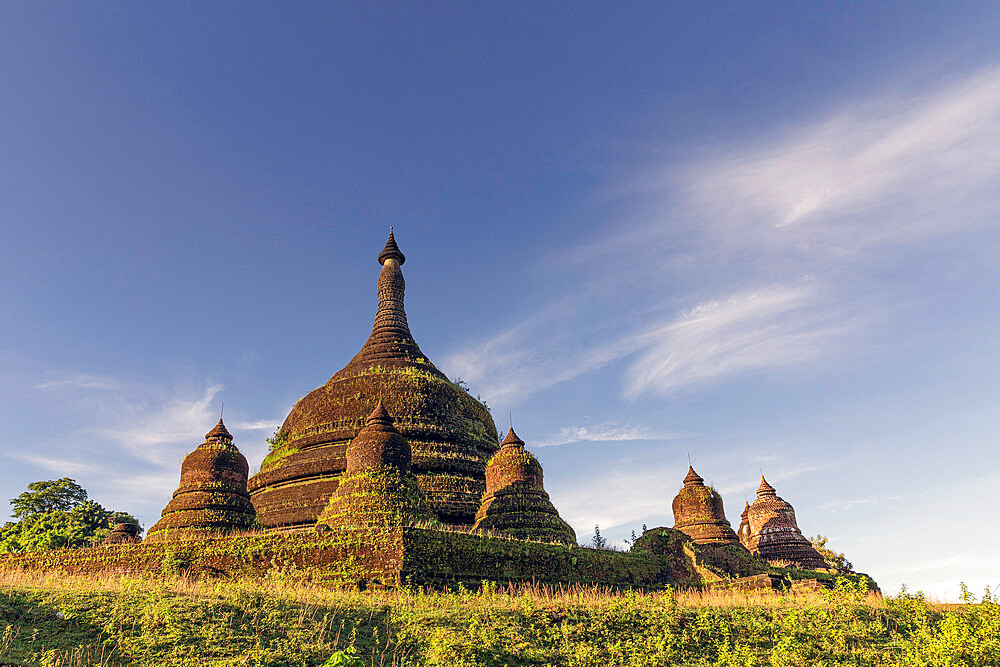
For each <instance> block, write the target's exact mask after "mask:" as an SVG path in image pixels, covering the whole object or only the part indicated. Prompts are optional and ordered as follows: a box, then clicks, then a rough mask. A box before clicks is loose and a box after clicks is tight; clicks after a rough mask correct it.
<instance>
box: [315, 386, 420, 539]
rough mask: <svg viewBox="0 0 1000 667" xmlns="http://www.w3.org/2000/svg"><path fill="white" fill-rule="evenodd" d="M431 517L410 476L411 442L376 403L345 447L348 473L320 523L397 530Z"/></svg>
mask: <svg viewBox="0 0 1000 667" xmlns="http://www.w3.org/2000/svg"><path fill="white" fill-rule="evenodd" d="M432 517H433V515H432V514H431V511H430V509H429V508H428V507H427V501H426V500H425V499H424V495H423V493H422V492H421V491H420V486H419V485H418V484H417V480H416V478H415V477H414V476H413V473H412V472H410V443H408V442H407V441H406V438H404V437H403V436H402V435H401V434H400V433H399V431H397V430H396V428H395V427H394V426H393V425H392V417H390V416H389V413H388V412H386V410H385V408H384V407H383V406H382V402H381V401H379V403H378V405H376V406H375V409H374V410H373V411H372V413H371V414H370V415H368V420H367V422H366V423H365V426H364V427H363V428H362V429H361V430H360V431H359V432H358V435H357V437H355V438H354V440H352V441H351V444H350V445H348V446H347V469H346V470H345V471H344V474H343V475H342V476H341V478H340V483H339V484H338V485H337V490H336V491H334V492H333V496H332V497H331V498H330V502H329V503H327V506H326V508H325V509H324V510H323V512H322V513H321V514H320V516H319V520H318V523H319V524H321V525H327V526H331V527H334V528H360V527H365V526H399V525H412V524H415V523H419V522H421V521H428V520H430V519H431V518H432Z"/></svg>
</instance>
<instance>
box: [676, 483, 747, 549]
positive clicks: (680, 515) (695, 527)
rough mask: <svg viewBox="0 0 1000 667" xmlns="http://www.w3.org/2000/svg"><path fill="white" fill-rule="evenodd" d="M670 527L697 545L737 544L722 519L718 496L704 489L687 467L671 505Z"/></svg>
mask: <svg viewBox="0 0 1000 667" xmlns="http://www.w3.org/2000/svg"><path fill="white" fill-rule="evenodd" d="M673 510H674V528H675V529H676V530H679V531H681V532H682V533H684V534H685V535H688V536H689V537H690V538H691V539H693V540H694V541H695V542H697V543H698V544H739V543H740V541H739V538H737V537H736V533H734V532H733V528H732V526H730V525H729V521H727V520H726V512H725V509H724V508H723V506H722V496H720V495H719V492H718V491H716V490H715V489H712V488H709V487H707V486H705V480H704V479H702V478H701V477H700V476H699V475H698V473H696V472H695V471H694V468H693V467H688V474H687V476H686V477H685V478H684V488H682V489H681V490H680V492H679V493H678V494H677V496H676V497H675V498H674V502H673Z"/></svg>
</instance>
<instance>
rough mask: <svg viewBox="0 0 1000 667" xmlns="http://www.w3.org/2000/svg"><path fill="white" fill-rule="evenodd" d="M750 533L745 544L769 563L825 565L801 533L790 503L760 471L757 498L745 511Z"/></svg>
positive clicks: (805, 566) (803, 565)
mask: <svg viewBox="0 0 1000 667" xmlns="http://www.w3.org/2000/svg"><path fill="white" fill-rule="evenodd" d="M747 520H748V522H749V527H750V537H749V541H748V544H747V545H746V547H747V548H748V549H750V551H752V552H753V553H756V554H758V555H759V556H760V557H761V558H763V559H764V560H766V561H768V562H769V563H792V564H794V565H795V566H796V567H801V568H806V569H816V568H826V567H828V566H827V564H826V561H824V560H823V558H822V556H820V555H819V553H817V551H816V550H815V549H814V548H813V546H812V544H810V543H809V540H807V539H806V538H805V537H803V536H802V531H800V530H799V525H798V523H797V522H796V521H795V510H794V509H793V508H792V506H791V504H789V503H788V502H787V501H785V500H783V499H782V498H779V497H778V494H777V493H776V492H775V490H774V487H773V486H771V485H770V484H768V483H767V480H765V479H764V476H763V475H761V478H760V487H759V488H758V489H757V500H755V501H754V503H753V505H751V506H750V509H749V510H748V511H747Z"/></svg>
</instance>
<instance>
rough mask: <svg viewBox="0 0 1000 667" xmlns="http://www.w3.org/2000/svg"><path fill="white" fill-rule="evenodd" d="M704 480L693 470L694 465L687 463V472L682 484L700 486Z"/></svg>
mask: <svg viewBox="0 0 1000 667" xmlns="http://www.w3.org/2000/svg"><path fill="white" fill-rule="evenodd" d="M704 482H705V480H704V479H703V478H702V476H701V475H699V474H698V473H696V472H695V471H694V466H691V465H688V474H687V475H686V476H685V477H684V486H701V485H702V484H704Z"/></svg>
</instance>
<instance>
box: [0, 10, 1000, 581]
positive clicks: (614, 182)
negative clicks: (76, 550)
mask: <svg viewBox="0 0 1000 667" xmlns="http://www.w3.org/2000/svg"><path fill="white" fill-rule="evenodd" d="M998 30H1000V6H995V5H989V4H984V3H967V4H963V3H948V4H944V3H941V4H921V3H912V2H907V3H900V4H893V3H879V4H878V5H873V6H865V5H861V4H851V5H843V4H842V3H832V4H818V3H809V4H806V3H786V4H779V3H753V5H752V6H751V5H750V4H747V3H732V4H712V5H705V4H700V5H690V6H683V5H680V4H673V5H671V4H667V3H649V4H629V5H624V6H622V5H616V6H611V5H607V4H598V3H593V4H588V3H583V4H575V5H567V4H564V3H558V4H557V3H552V4H542V3H532V4H530V5H529V4H528V3H525V4H522V5H499V4H496V5H485V4H482V3H469V4H458V3H454V4H452V3H449V4H437V3H429V4H421V5H420V6H419V7H418V6H415V5H404V4H399V5H396V4H377V5H376V4H364V5H361V4H358V5H346V4H337V3H296V4H293V5H288V4H283V5H278V4H271V5H267V4H252V5H246V4H235V3H233V4H227V3H214V4H210V5H207V6H206V5H205V4H204V3H170V4H160V5H156V4H152V3H144V4H142V5H136V4H134V3H111V2H109V3H101V4H100V5H88V6H83V5H67V4H49V5H46V4H42V3H5V4H4V5H3V6H2V7H0V91H2V93H0V156H2V159H0V406H2V407H0V416H2V418H3V423H4V425H5V433H4V437H3V444H2V446H0V462H2V467H0V470H2V472H0V497H3V498H9V497H13V496H15V495H16V494H17V493H19V492H20V491H21V490H22V489H23V488H24V486H25V485H26V484H27V483H28V482H30V481H33V480H36V479H47V478H53V477H57V476H62V475H70V476H73V477H74V478H76V479H77V480H78V481H79V482H80V483H81V484H82V485H83V486H85V487H86V488H87V489H88V490H89V491H90V492H91V495H92V496H93V497H95V498H97V499H98V500H99V501H100V502H102V503H104V504H105V505H106V506H109V507H114V508H116V509H124V510H128V511H132V512H133V513H135V514H137V515H138V516H140V518H141V519H142V521H143V523H144V525H145V526H147V527H148V526H149V525H151V524H152V523H153V522H154V521H155V519H156V518H157V516H158V514H159V510H160V509H162V507H163V505H165V504H166V501H167V500H168V499H169V495H170V493H171V492H172V491H173V489H174V488H175V486H176V483H177V477H178V471H179V463H180V460H181V459H182V457H183V456H184V454H185V453H186V452H188V451H190V450H191V449H193V448H194V447H195V446H197V444H199V443H200V442H201V440H202V436H203V435H204V433H205V432H206V431H208V430H209V429H210V428H211V426H212V425H213V424H214V422H215V420H216V419H217V415H218V411H219V404H220V403H221V402H222V401H225V402H226V422H227V424H228V425H229V426H230V430H232V431H233V433H234V435H235V436H236V439H237V440H236V441H237V444H238V445H239V446H240V447H241V449H242V450H243V451H244V453H245V454H246V455H247V458H248V459H249V460H250V464H251V468H252V469H256V467H257V466H259V463H260V460H261V458H262V456H263V452H264V450H265V448H266V445H265V443H264V439H265V438H266V437H267V436H268V435H269V434H270V433H271V432H272V431H273V430H274V428H275V427H276V426H277V425H278V424H279V423H280V422H281V420H282V419H283V418H284V416H285V415H286V414H287V412H288V410H289V409H290V407H291V406H292V405H293V404H294V402H295V400H296V399H297V398H299V397H300V396H302V395H304V394H305V393H307V392H308V391H310V390H311V389H312V388H314V387H316V386H318V385H320V384H322V383H323V382H325V381H326V380H327V379H328V377H329V376H330V375H332V374H333V372H335V371H336V370H338V369H339V368H340V367H342V366H343V365H344V364H345V363H346V362H347V361H348V360H349V359H350V358H351V356H353V354H354V353H355V352H356V351H357V349H358V348H359V347H360V346H361V344H362V343H363V342H364V340H365V338H366V336H367V333H368V330H369V328H370V325H371V320H372V317H373V315H374V310H375V280H376V278H377V272H378V266H377V264H376V260H375V258H376V256H377V254H378V252H379V250H380V249H381V246H382V244H383V243H384V240H385V236H386V232H387V229H388V227H389V226H390V225H392V226H394V227H395V229H396V234H397V239H398V240H399V243H400V246H401V247H402V249H403V250H404V252H405V253H406V254H407V258H408V259H409V261H408V262H407V264H406V267H405V273H406V278H407V284H408V288H409V289H408V294H407V311H408V314H409V317H410V324H411V328H412V330H413V332H414V335H415V337H416V338H417V340H418V341H419V343H420V345H421V348H422V349H423V350H424V351H425V352H426V353H427V354H428V355H429V356H430V358H431V359H432V360H433V361H434V362H435V363H436V364H437V365H438V366H439V367H440V368H441V369H442V370H443V371H444V372H445V373H447V374H448V375H449V376H451V377H456V376H460V377H462V378H464V379H465V380H466V381H467V382H468V383H469V384H470V385H471V387H472V390H473V393H478V394H481V395H482V397H483V398H484V399H485V400H486V401H487V402H488V404H489V405H490V407H491V408H492V410H493V414H494V418H495V420H496V422H497V424H498V426H499V427H504V426H506V423H507V419H508V417H507V415H508V413H512V414H513V419H514V423H515V425H516V426H517V429H518V433H519V434H520V435H521V436H522V437H523V438H524V439H525V440H526V441H527V443H528V446H529V448H532V449H533V450H534V451H535V452H536V454H537V455H538V457H539V458H540V460H541V461H542V463H543V465H544V466H545V472H546V484H547V488H548V490H549V492H550V494H551V495H552V496H553V500H554V501H555V503H556V505H557V506H558V507H559V509H560V510H561V512H562V513H563V515H564V517H565V518H567V519H568V520H569V521H570V522H571V524H572V525H573V526H574V527H575V528H576V530H577V533H578V535H579V536H580V537H581V539H586V538H587V537H588V536H589V535H590V534H591V532H592V529H593V526H594V524H600V525H601V527H602V532H603V533H604V534H605V535H606V536H608V537H611V538H613V539H615V540H619V541H620V540H621V539H622V538H624V537H626V536H627V535H628V534H629V533H630V532H631V531H632V530H633V529H638V528H639V527H640V526H641V525H642V524H643V523H645V524H648V525H650V526H654V525H671V524H672V517H671V515H670V501H671V499H672V498H673V496H674V494H675V493H676V491H677V489H678V488H679V487H680V485H681V479H682V478H683V476H684V473H685V472H686V466H687V461H688V456H689V455H690V457H691V458H692V460H693V461H694V463H695V467H696V468H697V470H698V472H699V473H700V474H701V475H702V476H704V477H705V479H706V480H707V481H711V482H713V483H714V484H715V485H716V486H717V488H719V489H720V491H721V492H722V493H723V497H724V498H725V501H726V507H727V511H728V515H729V518H730V520H731V521H733V522H734V523H738V520H739V512H740V510H741V509H742V505H743V501H744V499H745V498H748V497H749V498H751V499H752V498H753V491H754V490H755V489H756V486H757V483H758V482H759V476H760V471H761V470H762V469H763V471H764V472H765V474H766V475H767V476H768V479H769V481H771V482H772V483H773V484H774V486H775V487H776V488H777V490H778V493H779V495H781V496H783V497H784V498H786V499H787V500H789V501H790V502H791V503H792V504H793V505H794V506H795V507H796V510H797V512H798V518H799V524H800V526H801V527H802V529H803V531H804V532H805V533H806V534H810V535H812V534H817V533H821V534H824V535H828V536H829V537H830V541H831V545H832V546H834V547H835V548H837V549H838V550H842V551H844V552H846V553H847V554H848V556H849V557H850V558H851V559H852V560H853V561H854V563H855V565H856V566H857V567H858V568H859V569H861V570H863V571H866V572H869V573H871V574H872V575H873V576H875V578H876V579H877V580H878V581H879V582H880V583H881V584H882V585H883V587H884V588H885V589H886V590H889V591H892V592H894V591H896V590H898V588H899V585H900V584H901V583H904V582H905V583H906V584H907V585H908V586H909V587H910V588H911V589H923V590H925V591H928V592H929V593H931V594H934V595H938V596H940V597H943V598H954V597H955V596H956V595H957V594H958V582H959V581H965V582H967V583H968V584H970V585H971V586H972V587H973V588H974V589H979V590H981V589H982V587H983V586H986V585H993V586H996V585H998V584H1000V536H998V533H997V531H996V530H994V527H995V520H994V517H993V516H992V513H991V512H990V510H991V509H993V508H996V507H997V506H998V504H1000V466H998V455H997V451H998V448H997V433H998V430H997V425H998V424H1000V400H998V396H1000V380H998V378H1000V373H998V371H1000V362H998V360H1000V346H998V343H997V340H998V336H997V331H998V324H1000V314H998V309H997V298H996V297H997V287H996V286H997V285H998V284H1000V267H998V262H997V257H998V251H1000V225H998V221H1000V213H998V211H1000V42H998V41H997V40H996V34H997V33H998Z"/></svg>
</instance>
